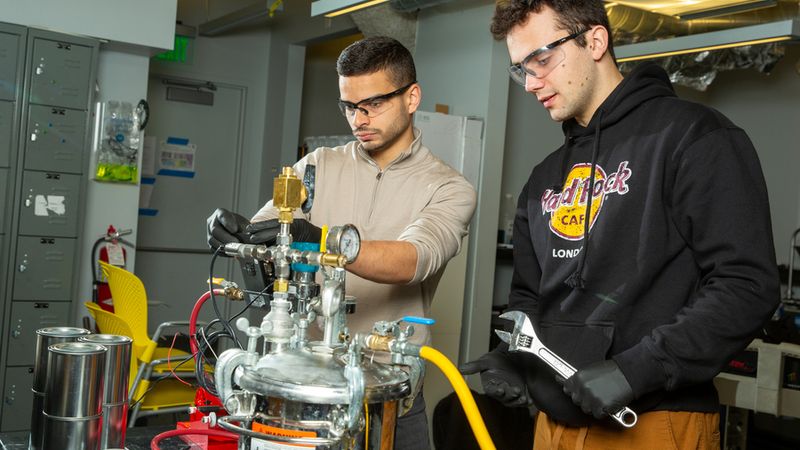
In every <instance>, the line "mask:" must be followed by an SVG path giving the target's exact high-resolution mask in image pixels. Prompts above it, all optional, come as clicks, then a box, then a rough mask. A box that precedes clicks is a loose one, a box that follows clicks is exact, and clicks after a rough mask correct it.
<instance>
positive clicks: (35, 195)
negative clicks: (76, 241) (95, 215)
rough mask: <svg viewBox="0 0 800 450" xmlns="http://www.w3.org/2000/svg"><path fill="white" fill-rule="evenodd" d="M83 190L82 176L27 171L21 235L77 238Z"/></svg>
mask: <svg viewBox="0 0 800 450" xmlns="http://www.w3.org/2000/svg"><path fill="white" fill-rule="evenodd" d="M80 187H81V176H80V175H70V174H63V173H54V172H34V171H30V170H26V171H24V172H23V175H22V205H21V211H20V217H19V234H21V235H25V236H57V237H75V236H77V235H78V212H79V209H78V208H79V206H80V203H79V198H80Z"/></svg>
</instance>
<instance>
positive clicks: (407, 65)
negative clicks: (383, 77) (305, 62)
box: [336, 36, 417, 88]
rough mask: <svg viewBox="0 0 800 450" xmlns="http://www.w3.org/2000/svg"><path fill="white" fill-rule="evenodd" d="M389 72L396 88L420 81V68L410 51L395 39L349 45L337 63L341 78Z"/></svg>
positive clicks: (384, 37)
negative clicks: (418, 78)
mask: <svg viewBox="0 0 800 450" xmlns="http://www.w3.org/2000/svg"><path fill="white" fill-rule="evenodd" d="M379 70H386V71H387V72H388V74H389V79H390V80H391V81H392V83H394V85H395V86H397V87H398V88H399V87H402V86H405V85H407V84H409V83H412V82H414V81H416V80H417V69H416V68H415V67H414V58H413V57H412V56H411V52H409V51H408V49H407V48H405V47H404V46H403V44H401V43H400V42H398V41H397V40H395V39H392V38H390V37H386V36H374V37H368V38H365V39H361V40H360V41H356V42H354V43H352V44H350V45H349V46H348V47H347V48H346V49H344V50H343V51H342V53H341V54H340V55H339V59H338V60H337V61H336V72H338V73H339V76H341V77H352V76H357V75H368V74H371V73H375V72H378V71H379Z"/></svg>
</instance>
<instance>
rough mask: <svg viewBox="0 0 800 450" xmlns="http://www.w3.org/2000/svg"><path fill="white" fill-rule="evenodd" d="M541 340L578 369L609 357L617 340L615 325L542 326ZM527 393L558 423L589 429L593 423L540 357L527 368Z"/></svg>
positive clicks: (562, 324) (562, 323)
mask: <svg viewBox="0 0 800 450" xmlns="http://www.w3.org/2000/svg"><path fill="white" fill-rule="evenodd" d="M538 334H539V339H541V340H542V342H543V343H544V344H545V345H546V346H547V347H548V348H549V349H550V350H552V351H553V352H555V353H556V354H557V355H558V356H560V357H561V358H562V359H563V360H564V361H566V362H568V363H569V364H570V365H571V366H573V367H575V368H576V369H581V368H583V367H586V366H587V365H589V364H592V363H595V362H599V361H602V360H604V359H606V358H608V351H609V349H610V348H611V342H612V340H613V337H614V325H613V324H592V325H587V324H584V323H568V322H558V323H542V324H541V326H540V329H539V330H538ZM526 373H527V379H526V381H527V384H528V392H529V393H530V395H531V397H532V398H533V400H534V403H535V404H536V407H537V408H539V409H540V410H542V411H543V412H544V413H545V414H547V415H548V416H549V417H550V418H551V419H552V420H555V421H556V422H560V423H565V424H567V425H569V426H573V427H580V426H586V425H588V424H589V423H591V421H592V420H593V419H592V417H591V416H590V415H588V414H585V413H584V412H583V411H581V409H580V408H579V407H578V406H576V405H575V404H574V403H572V399H571V398H570V397H569V396H568V395H567V394H565V393H564V391H563V388H562V386H561V384H560V383H559V382H558V381H556V372H555V371H554V370H553V368H551V367H550V366H547V365H546V364H544V363H543V362H541V361H540V360H538V358H531V359H529V365H528V367H527V369H526Z"/></svg>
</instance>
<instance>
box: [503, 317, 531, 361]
mask: <svg viewBox="0 0 800 450" xmlns="http://www.w3.org/2000/svg"><path fill="white" fill-rule="evenodd" d="M500 318H501V319H506V320H511V321H513V322H514V331H513V333H510V334H509V333H508V332H503V333H504V334H505V335H508V338H509V340H507V341H506V340H505V339H503V335H500V332H499V331H498V335H499V336H500V338H501V339H503V340H504V341H505V342H507V343H508V349H509V350H510V351H512V352H513V351H523V352H531V353H533V347H534V345H535V344H536V341H537V340H538V339H537V338H536V332H535V331H534V330H533V324H532V323H531V320H530V319H529V318H528V315H527V314H525V313H524V312H522V311H506V312H504V313H503V314H500Z"/></svg>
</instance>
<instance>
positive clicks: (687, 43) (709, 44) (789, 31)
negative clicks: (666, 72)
mask: <svg viewBox="0 0 800 450" xmlns="http://www.w3.org/2000/svg"><path fill="white" fill-rule="evenodd" d="M797 40H800V22H798V21H797V20H782V21H779V22H772V23H766V24H761V25H751V26H747V27H739V28H731V29H728V30H721V31H712V32H709V33H700V34H693V35H689V36H680V37H675V38H670V39H662V40H657V41H649V42H639V43H636V44H630V45H622V46H619V47H617V48H615V49H614V53H615V55H616V56H617V62H618V63H622V62H628V61H639V60H643V59H653V58H663V57H666V56H675V55H685V54H690V53H699V52H704V51H710V50H720V49H724V48H734V47H744V46H746V45H759V44H768V43H771V42H789V41H797Z"/></svg>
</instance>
